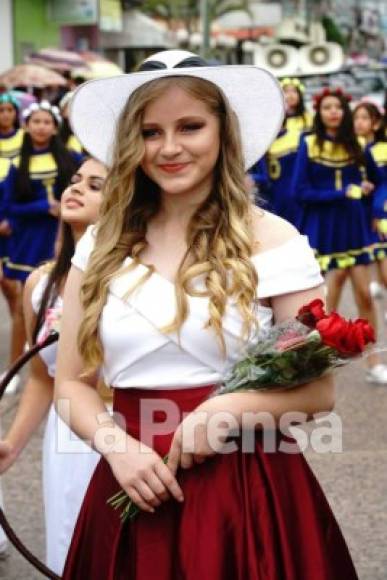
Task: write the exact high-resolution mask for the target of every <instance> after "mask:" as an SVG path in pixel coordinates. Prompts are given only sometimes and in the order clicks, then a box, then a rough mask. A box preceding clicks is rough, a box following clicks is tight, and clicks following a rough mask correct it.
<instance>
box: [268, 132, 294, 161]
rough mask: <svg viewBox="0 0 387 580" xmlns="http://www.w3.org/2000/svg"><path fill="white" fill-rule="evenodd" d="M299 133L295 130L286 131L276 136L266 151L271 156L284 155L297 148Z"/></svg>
mask: <svg viewBox="0 0 387 580" xmlns="http://www.w3.org/2000/svg"><path fill="white" fill-rule="evenodd" d="M299 141H300V134H299V133H298V132H297V131H287V132H286V133H284V135H281V136H280V137H278V138H277V139H276V140H275V141H274V143H273V144H272V146H271V147H270V149H269V151H268V155H272V156H273V157H284V156H285V155H288V154H289V153H294V152H295V151H297V149H298V144H299Z"/></svg>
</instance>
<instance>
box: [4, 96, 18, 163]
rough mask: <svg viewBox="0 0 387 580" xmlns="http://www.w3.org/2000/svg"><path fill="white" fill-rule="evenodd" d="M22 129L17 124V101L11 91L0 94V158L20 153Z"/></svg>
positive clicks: (8, 157) (9, 157)
mask: <svg viewBox="0 0 387 580" xmlns="http://www.w3.org/2000/svg"><path fill="white" fill-rule="evenodd" d="M22 143H23V129H21V128H20V125H19V103H18V102H17V100H16V99H15V97H13V95H12V94H11V93H2V94H1V95H0V158H4V157H5V158H6V159H12V158H13V157H16V156H17V155H19V153H20V149H21V146H22Z"/></svg>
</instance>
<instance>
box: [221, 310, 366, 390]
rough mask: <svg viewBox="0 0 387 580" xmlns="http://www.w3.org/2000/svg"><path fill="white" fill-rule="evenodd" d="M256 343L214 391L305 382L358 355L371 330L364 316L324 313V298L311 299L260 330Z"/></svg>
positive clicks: (271, 387) (258, 388)
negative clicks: (353, 317)
mask: <svg viewBox="0 0 387 580" xmlns="http://www.w3.org/2000/svg"><path fill="white" fill-rule="evenodd" d="M255 342H256V344H254V346H252V347H250V348H249V350H248V351H247V354H246V357H245V358H243V360H241V361H239V362H237V363H236V364H235V366H234V367H233V368H232V370H231V372H230V373H229V375H228V376H227V377H226V380H225V383H224V385H223V386H222V387H221V388H220V390H219V391H218V393H217V394H223V393H233V392H236V391H246V390H254V391H263V390H269V389H284V388H291V387H295V386H297V385H301V384H304V383H308V382H310V381H312V380H314V379H318V378H319V377H321V376H322V375H323V374H325V373H326V372H327V371H330V370H331V369H334V368H336V367H339V366H343V365H345V364H346V363H348V362H349V361H350V360H351V359H353V358H354V357H356V356H358V355H359V354H361V353H362V352H363V351H364V349H365V348H366V346H367V344H368V343H370V342H375V333H374V329H373V328H372V326H371V325H370V324H369V322H368V321H367V320H362V319H358V320H354V321H352V320H346V319H345V318H343V317H341V316H340V315H339V314H337V312H332V313H331V314H327V313H326V312H325V310H324V304H323V302H322V300H313V302H311V303H310V304H307V305H306V306H303V307H302V308H301V309H300V310H299V312H298V314H297V316H296V318H295V319H292V320H288V321H286V322H283V323H280V324H276V325H274V326H272V327H271V328H270V329H268V330H267V331H263V332H261V333H259V335H258V341H255Z"/></svg>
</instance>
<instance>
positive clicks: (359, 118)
mask: <svg viewBox="0 0 387 580" xmlns="http://www.w3.org/2000/svg"><path fill="white" fill-rule="evenodd" d="M353 124H354V127H355V133H356V135H358V136H359V137H369V136H371V135H372V134H373V132H374V130H375V127H374V123H373V121H372V118H371V115H370V114H369V112H368V111H367V109H366V108H365V107H359V108H358V109H356V111H355V113H354V115H353Z"/></svg>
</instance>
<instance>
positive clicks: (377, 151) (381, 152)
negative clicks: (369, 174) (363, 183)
mask: <svg viewBox="0 0 387 580" xmlns="http://www.w3.org/2000/svg"><path fill="white" fill-rule="evenodd" d="M371 153H372V157H373V158H374V159H375V163H376V165H377V166H378V167H384V166H385V165H387V141H379V143H375V145H372V147H371Z"/></svg>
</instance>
